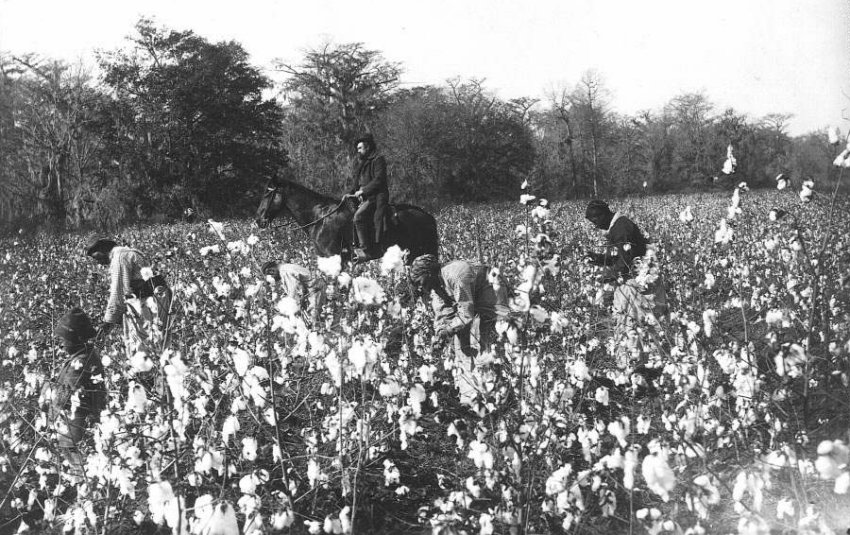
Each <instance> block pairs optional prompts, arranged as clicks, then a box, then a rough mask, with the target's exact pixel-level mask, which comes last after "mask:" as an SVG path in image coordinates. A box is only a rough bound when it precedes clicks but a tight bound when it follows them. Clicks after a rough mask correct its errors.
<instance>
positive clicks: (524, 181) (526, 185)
mask: <svg viewBox="0 0 850 535" xmlns="http://www.w3.org/2000/svg"><path fill="white" fill-rule="evenodd" d="M526 188H528V180H527V179H526V180H523V181H522V185H521V186H520V187H519V189H526Z"/></svg>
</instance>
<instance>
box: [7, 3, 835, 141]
mask: <svg viewBox="0 0 850 535" xmlns="http://www.w3.org/2000/svg"><path fill="white" fill-rule="evenodd" d="M140 17H148V18H152V19H153V20H154V21H155V22H156V23H157V24H158V25H160V26H164V27H167V28H170V29H173V30H192V31H194V32H195V33H196V34H198V35H200V36H203V37H205V38H207V39H208V40H210V41H221V40H235V41H237V42H239V43H241V44H242V45H243V46H244V48H245V49H246V50H247V51H248V53H249V54H250V55H251V59H252V61H253V63H254V64H255V65H257V66H259V67H262V68H264V69H267V73H268V74H269V75H271V76H272V77H275V76H277V74H276V73H273V72H272V65H273V61H274V60H275V59H282V60H285V61H286V62H288V63H298V61H299V59H300V58H301V57H302V55H303V53H304V51H305V50H308V49H310V48H315V47H319V46H321V45H323V44H324V43H326V42H328V41H330V42H332V43H349V42H362V43H364V45H365V46H366V47H367V48H370V49H375V50H380V51H381V52H382V53H383V55H384V58H385V59H387V60H390V61H396V62H399V63H401V64H402V66H403V67H404V75H403V78H402V82H403V83H404V84H405V85H410V86H413V85H424V84H442V83H444V82H445V81H446V80H447V79H449V78H453V77H458V76H459V77H461V78H462V79H468V78H478V79H484V80H485V87H487V88H488V89H490V90H492V91H493V92H495V93H496V94H497V95H498V96H499V97H501V98H504V99H509V98H516V97H520V96H527V97H532V98H539V99H541V101H542V102H546V100H547V99H548V97H549V95H551V94H552V93H553V92H559V91H560V90H562V89H565V88H566V89H571V88H573V87H574V86H575V84H576V83H577V82H578V81H579V80H580V78H581V76H582V74H583V73H584V72H586V71H588V70H590V69H593V70H595V71H596V72H598V73H599V74H600V75H601V77H602V79H603V80H604V82H605V86H606V87H607V89H608V90H609V91H610V95H611V103H610V105H611V108H612V109H613V110H614V111H617V112H620V113H627V114H633V113H637V112H639V111H641V110H659V109H661V107H662V106H663V105H664V104H665V103H667V102H668V101H670V99H672V98H674V97H675V96H677V95H681V94H683V93H689V92H703V93H704V94H705V95H706V96H707V97H708V98H709V100H710V101H711V102H712V103H714V104H715V111H716V112H718V113H719V112H721V111H722V110H723V109H725V108H727V107H733V108H735V110H736V111H738V112H739V113H746V114H747V115H748V116H749V117H750V118H751V119H753V120H755V119H758V118H759V117H762V116H764V115H766V114H768V113H784V114H793V116H794V117H793V118H792V119H791V121H790V123H789V127H790V128H789V130H790V133H792V134H795V135H797V134H802V133H806V132H809V131H813V130H817V129H820V128H823V127H826V126H833V125H835V126H839V127H841V128H842V131H847V130H848V128H850V1H848V0H806V1H800V0H709V1H699V2H697V1H694V0H639V1H636V0H616V1H615V0H539V1H535V0H524V1H517V0H510V1H508V0H419V1H416V2H410V1H406V0H376V1H366V0H360V1H348V2H343V1H340V0H298V1H289V0H287V1H271V0H239V1H234V0H230V1H220V0H206V1H197V0H145V1H144V2H138V1H130V0H0V51H2V52H3V53H6V54H23V53H27V52H35V53H38V54H40V55H42V56H43V57H49V58H56V59H64V60H66V61H69V62H75V61H78V60H82V61H84V62H86V63H91V64H93V63H94V51H95V50H96V49H104V50H114V49H116V48H120V47H122V46H126V45H127V41H126V37H127V36H129V35H131V34H132V33H133V27H134V25H135V23H136V22H137V21H138V20H139V18H140Z"/></svg>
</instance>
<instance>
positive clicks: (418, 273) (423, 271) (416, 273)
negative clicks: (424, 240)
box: [410, 254, 440, 282]
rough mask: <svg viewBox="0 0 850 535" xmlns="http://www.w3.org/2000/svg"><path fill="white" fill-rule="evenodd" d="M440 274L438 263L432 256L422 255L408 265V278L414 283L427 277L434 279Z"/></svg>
mask: <svg viewBox="0 0 850 535" xmlns="http://www.w3.org/2000/svg"><path fill="white" fill-rule="evenodd" d="M439 273H440V262H439V260H437V257H436V256H434V255H432V254H424V255H422V256H418V257H416V260H414V261H413V264H411V265H410V278H411V279H412V280H413V281H414V282H421V281H424V280H425V279H427V278H429V277H436V276H438V275H439Z"/></svg>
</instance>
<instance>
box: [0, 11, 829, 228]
mask: <svg viewBox="0 0 850 535" xmlns="http://www.w3.org/2000/svg"><path fill="white" fill-rule="evenodd" d="M97 61H98V67H99V69H98V71H99V74H98V76H97V77H95V76H93V75H92V74H91V73H90V72H89V71H88V70H86V69H85V68H84V67H83V66H82V65H70V64H67V63H64V62H60V61H55V60H49V59H42V58H38V57H36V56H33V55H27V56H8V55H6V56H0V224H4V225H7V226H9V225H11V224H13V223H14V224H20V222H21V221H23V220H26V219H37V220H39V221H52V222H54V223H57V224H70V225H75V226H76V225H83V224H92V225H99V226H104V225H117V224H120V223H122V222H125V221H129V220H136V219H142V220H147V219H151V218H154V219H156V218H162V219H168V218H174V217H181V216H185V215H187V214H190V213H194V214H200V215H209V216H215V217H226V216H235V215H243V214H246V213H250V212H251V211H252V210H253V209H254V208H255V207H256V204H257V196H258V194H259V193H260V192H261V191H262V187H263V185H264V184H265V182H266V181H267V180H268V179H270V178H272V177H276V176H277V177H288V178H293V179H295V180H297V181H299V182H301V183H303V184H305V185H307V186H309V187H312V188H315V189H318V190H320V191H322V192H324V193H328V194H337V195H339V194H341V193H342V192H344V191H346V190H347V188H349V187H350V182H351V180H350V170H351V166H352V159H353V156H354V152H353V149H354V147H353V144H354V140H355V139H356V138H357V137H358V136H359V135H360V134H361V133H363V132H366V131H370V132H372V133H374V134H375V136H376V138H377V140H378V142H379V145H380V150H381V151H382V152H383V153H384V154H385V155H386V157H387V160H388V164H389V171H390V180H391V193H392V195H393V197H394V198H396V199H398V200H405V201H409V202H415V203H418V204H422V205H425V206H434V205H436V204H437V203H446V202H458V203H459V202H486V201H492V200H500V199H508V198H513V197H515V196H516V192H517V187H518V185H519V184H520V183H521V182H522V181H524V180H528V181H529V182H530V183H532V184H533V186H534V188H535V191H536V192H537V193H539V194H541V195H546V196H548V197H550V198H577V197H588V196H617V195H625V194H631V193H650V192H665V191H676V190H684V189H695V188H710V187H717V186H721V185H724V184H725V183H728V182H737V181H740V180H746V181H747V182H748V183H749V184H750V186H751V187H758V186H766V185H770V184H772V182H773V179H774V177H775V176H776V175H777V174H779V173H784V174H786V176H790V177H799V178H815V179H824V178H826V179H829V178H830V177H831V175H832V174H834V171H833V170H832V169H831V168H830V166H829V163H830V161H831V160H830V157H829V155H830V154H831V150H830V147H829V144H828V141H827V136H826V132H825V130H823V131H818V132H813V133H810V134H807V135H803V136H798V137H792V136H790V135H789V133H788V124H789V121H790V119H791V117H792V116H791V115H787V114H779V113H777V114H770V115H767V116H765V117H749V116H747V115H745V114H742V113H739V112H737V111H735V110H733V109H724V110H717V109H716V108H715V107H714V105H713V104H712V103H711V101H710V100H709V98H708V97H707V96H706V95H705V94H703V93H687V94H682V95H678V96H675V97H674V98H672V99H671V100H670V101H669V102H668V103H667V104H666V105H665V106H664V107H663V108H662V109H660V110H647V111H643V112H641V113H639V114H636V115H624V114H620V113H616V112H615V111H613V110H612V108H611V95H610V92H609V90H608V88H607V87H606V85H605V82H604V79H603V77H602V76H601V75H600V74H598V73H596V72H594V71H588V72H586V73H585V74H584V75H583V76H582V78H581V79H580V80H579V81H578V82H577V83H576V84H575V86H574V87H569V88H568V87H564V88H562V89H560V90H558V91H553V92H552V93H551V94H550V95H548V96H547V98H545V99H540V100H537V99H530V98H519V99H511V100H504V99H501V98H498V97H497V96H496V95H495V94H494V93H493V92H492V91H491V90H489V89H488V88H487V87H486V85H485V82H484V81H482V80H475V79H471V80H464V79H460V78H457V79H451V80H447V81H446V82H445V83H444V84H442V85H425V86H419V87H403V84H402V74H403V67H402V65H400V64H399V63H395V62H391V61H387V60H385V59H384V57H383V55H382V54H381V52H380V51H376V50H370V49H368V48H366V47H365V46H364V45H363V44H360V43H347V44H327V45H324V46H322V47H319V48H316V49H312V50H308V51H307V52H305V53H304V55H303V57H302V58H301V59H300V61H299V62H297V63H287V62H285V61H283V60H279V61H276V62H275V64H274V66H273V68H274V70H276V71H278V72H280V73H283V74H285V75H286V78H285V81H284V82H283V83H282V84H279V85H276V84H274V83H273V82H272V80H271V78H270V77H269V76H268V75H266V74H264V71H263V70H262V69H261V68H259V67H257V66H255V65H252V64H251V62H250V58H249V56H248V54H247V53H246V51H245V50H244V48H243V47H242V46H241V45H240V44H239V43H237V42H234V41H225V42H217V43H213V42H210V41H209V40H207V39H205V38H203V37H201V36H199V35H196V34H195V33H193V32H192V31H175V30H171V29H167V28H163V27H158V26H156V25H155V24H154V23H152V22H151V21H149V20H146V19H142V20H140V21H139V22H138V23H137V25H136V28H135V34H134V35H133V36H132V37H130V38H128V42H127V44H126V46H125V47H123V48H120V49H117V50H114V51H105V52H103V51H101V52H98V54H97ZM729 145H731V146H732V147H733V151H734V154H735V157H736V160H737V166H736V168H735V172H734V174H731V175H727V174H724V173H723V172H722V171H721V168H722V165H723V161H724V159H725V157H726V153H727V147H728V146H729Z"/></svg>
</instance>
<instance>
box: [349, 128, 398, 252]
mask: <svg viewBox="0 0 850 535" xmlns="http://www.w3.org/2000/svg"><path fill="white" fill-rule="evenodd" d="M355 143H356V150H357V160H356V161H355V164H354V173H353V174H354V189H353V193H352V195H354V196H355V197H357V198H358V199H360V206H359V207H358V208H357V211H356V212H354V228H355V229H356V230H357V239H358V241H359V242H360V247H358V248H356V249H355V250H354V253H355V254H356V255H357V260H359V261H364V260H370V259H372V258H374V249H375V246H376V245H377V244H379V243H380V241H381V238H382V237H383V232H384V228H383V227H384V214H385V213H386V210H387V204H389V202H390V190H389V186H388V183H387V161H386V160H385V159H384V157H383V156H382V155H381V154H379V153H378V147H377V145H376V144H375V138H374V136H372V134H365V135H363V136H361V137H359V138H358V139H357V141H356V142H355Z"/></svg>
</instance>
